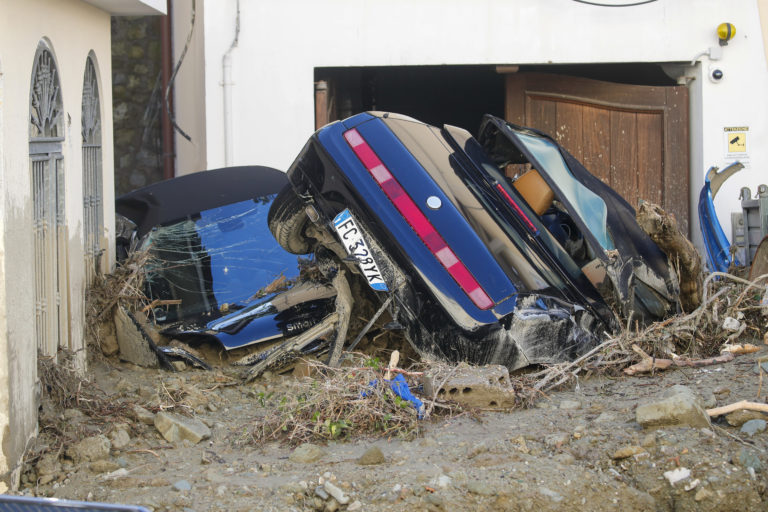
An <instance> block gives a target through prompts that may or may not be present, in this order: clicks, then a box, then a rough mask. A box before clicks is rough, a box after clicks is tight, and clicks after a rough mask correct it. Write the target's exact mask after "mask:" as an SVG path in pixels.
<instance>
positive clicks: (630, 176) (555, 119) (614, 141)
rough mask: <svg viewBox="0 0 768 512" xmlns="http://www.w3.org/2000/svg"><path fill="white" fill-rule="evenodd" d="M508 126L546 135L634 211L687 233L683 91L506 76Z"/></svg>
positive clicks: (537, 75)
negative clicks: (665, 214) (667, 217)
mask: <svg viewBox="0 0 768 512" xmlns="http://www.w3.org/2000/svg"><path fill="white" fill-rule="evenodd" d="M506 118H507V120H509V121H510V122H512V123H515V124H520V125H523V126H530V127H533V128H536V129H539V130H541V131H543V132H545V133H548V134H549V135H550V136H552V137H553V138H554V139H555V140H557V141H558V143H560V144H561V145H562V146H563V147H564V148H565V149H566V150H567V151H569V152H570V153H571V154H573V155H574V156H575V157H576V158H577V159H579V160H580V161H581V162H582V163H583V164H584V165H585V167H587V169H589V170H590V171H591V172H592V173H593V174H594V175H595V176H597V177H599V178H600V179H601V180H603V181H604V182H606V183H608V184H609V185H610V186H611V187H613V188H614V189H615V190H616V191H617V192H618V193H619V194H621V195H622V196H623V197H624V198H625V199H626V200H627V201H628V202H629V203H630V204H631V205H633V206H635V207H637V205H638V204H639V201H640V200H647V201H652V202H655V203H658V204H661V205H662V206H663V207H664V208H665V209H666V210H667V211H669V212H672V213H674V214H675V216H676V217H677V219H678V221H679V223H680V226H681V229H683V231H684V233H687V232H688V229H689V228H688V225H689V222H688V211H689V208H688V206H689V193H688V191H689V178H688V172H689V171H688V161H689V156H688V90H687V89H686V88H685V87H648V86H637V85H626V84H616V83H609V82H600V81H596V80H588V79H585V78H577V77H567V76H560V75H548V74H544V73H511V74H509V75H507V95H506Z"/></svg>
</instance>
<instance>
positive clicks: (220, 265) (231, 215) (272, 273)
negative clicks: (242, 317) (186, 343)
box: [145, 194, 306, 322]
mask: <svg viewBox="0 0 768 512" xmlns="http://www.w3.org/2000/svg"><path fill="white" fill-rule="evenodd" d="M275 195H276V194H272V195H268V196H262V197H258V198H255V199H252V200H246V201H241V202H238V203H233V204H228V205H224V206H221V207H218V208H213V209H210V210H206V211H203V212H200V213H198V214H195V215H193V216H189V217H188V218H186V219H183V220H180V221H178V222H175V223H172V224H169V225H166V226H160V227H156V228H154V229H153V230H152V231H151V232H150V233H149V235H148V236H147V238H146V241H145V247H146V248H148V249H149V252H150V254H151V257H152V261H151V262H150V265H149V271H148V272H147V281H148V284H149V290H150V292H151V295H152V296H151V297H150V298H151V299H153V300H154V299H160V300H166V301H176V302H179V301H180V303H175V304H173V305H172V307H170V308H168V310H167V311H168V315H167V317H166V318H158V319H157V320H158V321H161V322H163V321H165V322H169V321H174V320H178V319H181V318H186V317H189V316H194V315H202V314H204V315H206V316H207V318H206V320H210V319H213V318H217V317H219V316H221V315H222V314H226V313H229V312H232V311H234V310H237V309H241V308H243V307H246V306H248V305H249V304H251V303H252V302H253V301H255V300H257V299H260V298H263V297H265V296H267V295H270V294H273V293H275V292H277V291H281V290H283V289H285V288H286V287H287V286H288V285H289V284H290V282H291V281H292V280H294V279H295V278H296V277H297V276H298V274H299V263H300V262H301V259H297V256H296V255H293V254H290V253H288V252H286V251H285V250H283V249H282V248H281V247H280V246H279V245H278V244H277V242H276V241H275V239H274V238H273V236H272V234H271V233H270V232H269V228H268V226H267V213H268V212H269V207H270V205H271V204H272V201H273V200H274V198H275ZM304 259H306V257H305V258H304Z"/></svg>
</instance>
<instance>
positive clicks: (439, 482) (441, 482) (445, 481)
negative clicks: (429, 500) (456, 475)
mask: <svg viewBox="0 0 768 512" xmlns="http://www.w3.org/2000/svg"><path fill="white" fill-rule="evenodd" d="M429 483H430V484H431V485H432V486H433V487H439V488H441V489H445V488H447V487H448V486H449V485H451V477H449V476H448V475H439V476H436V477H435V478H433V479H432V480H430V482H429Z"/></svg>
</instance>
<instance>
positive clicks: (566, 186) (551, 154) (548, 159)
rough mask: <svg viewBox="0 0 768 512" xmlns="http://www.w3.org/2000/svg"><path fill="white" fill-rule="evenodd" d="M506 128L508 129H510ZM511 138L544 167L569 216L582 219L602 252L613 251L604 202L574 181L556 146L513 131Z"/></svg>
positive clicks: (541, 139) (547, 141)
mask: <svg viewBox="0 0 768 512" xmlns="http://www.w3.org/2000/svg"><path fill="white" fill-rule="evenodd" d="M507 128H508V129H509V127H507ZM514 135H515V137H517V139H518V140H520V142H522V143H523V145H525V148H526V149H527V150H528V152H529V153H532V154H533V156H534V158H535V159H536V160H537V161H538V162H539V163H540V164H541V165H542V166H543V170H544V171H545V172H546V173H547V174H548V175H549V177H550V179H551V180H552V182H553V183H556V184H557V187H558V188H559V189H560V191H561V192H562V194H563V195H564V196H565V197H564V199H566V200H567V201H568V202H570V203H571V205H573V208H574V209H575V210H576V211H575V212H572V213H575V214H577V215H578V216H579V217H581V219H582V220H583V221H584V223H585V224H586V225H587V228H588V229H589V231H590V232H591V233H592V234H593V235H594V236H595V238H597V241H598V242H599V243H600V245H601V246H602V248H603V249H605V250H611V249H614V245H613V241H612V240H611V237H610V236H609V235H608V228H607V224H606V220H607V217H608V209H607V208H606V206H605V202H604V201H603V200H602V199H601V198H600V196H598V195H597V194H595V193H594V192H592V191H591V190H589V189H588V188H587V187H585V186H584V185H582V184H581V183H579V182H578V181H577V180H576V178H574V177H573V174H571V171H570V170H569V169H568V166H567V165H566V164H565V161H564V160H563V157H562V155H561V154H560V151H558V149H557V146H555V144H553V143H552V142H550V141H549V140H547V139H545V138H543V137H537V136H533V135H528V134H525V133H522V132H520V131H514Z"/></svg>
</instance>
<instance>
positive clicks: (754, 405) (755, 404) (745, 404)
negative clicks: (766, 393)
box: [707, 400, 768, 417]
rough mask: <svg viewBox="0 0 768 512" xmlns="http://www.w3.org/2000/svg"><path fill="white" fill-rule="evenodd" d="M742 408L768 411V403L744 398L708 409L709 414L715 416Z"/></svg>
mask: <svg viewBox="0 0 768 512" xmlns="http://www.w3.org/2000/svg"><path fill="white" fill-rule="evenodd" d="M741 410H746V411H760V412H766V413H768V404H761V403H758V402H748V401H746V400H742V401H740V402H736V403H733V404H729V405H724V406H722V407H715V408H714V409H707V414H709V415H710V416H711V417H715V416H720V415H722V414H728V413H731V412H735V411H741Z"/></svg>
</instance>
